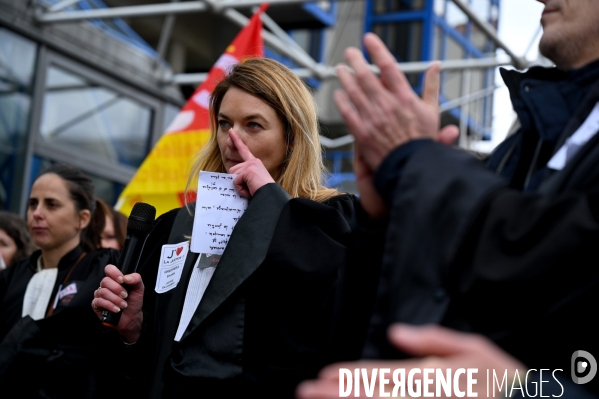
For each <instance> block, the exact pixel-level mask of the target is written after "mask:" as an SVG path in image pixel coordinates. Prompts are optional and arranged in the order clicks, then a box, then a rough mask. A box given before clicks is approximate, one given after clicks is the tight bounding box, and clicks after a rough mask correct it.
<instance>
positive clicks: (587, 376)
mask: <svg viewBox="0 0 599 399" xmlns="http://www.w3.org/2000/svg"><path fill="white" fill-rule="evenodd" d="M571 373H572V381H574V383H576V384H586V383H587V382H589V381H591V380H592V379H593V378H594V377H595V374H597V361H596V360H595V358H594V357H593V355H591V354H590V353H589V352H587V351H581V350H580V351H576V352H574V353H573V354H572V360H571Z"/></svg>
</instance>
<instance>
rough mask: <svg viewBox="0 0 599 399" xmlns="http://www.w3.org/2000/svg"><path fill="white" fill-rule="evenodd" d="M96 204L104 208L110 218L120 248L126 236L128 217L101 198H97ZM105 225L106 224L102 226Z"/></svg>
mask: <svg viewBox="0 0 599 399" xmlns="http://www.w3.org/2000/svg"><path fill="white" fill-rule="evenodd" d="M98 205H99V206H100V207H102V209H103V210H104V214H105V215H107V216H108V217H109V218H110V220H112V226H113V228H114V237H115V238H116V240H117V241H118V243H119V245H120V247H121V249H122V248H123V245H125V238H127V223H128V221H129V220H128V219H127V216H125V214H123V213H121V212H119V211H117V210H116V209H114V208H111V207H110V206H108V204H106V203H105V202H104V201H102V200H101V199H99V200H98ZM104 227H106V226H104Z"/></svg>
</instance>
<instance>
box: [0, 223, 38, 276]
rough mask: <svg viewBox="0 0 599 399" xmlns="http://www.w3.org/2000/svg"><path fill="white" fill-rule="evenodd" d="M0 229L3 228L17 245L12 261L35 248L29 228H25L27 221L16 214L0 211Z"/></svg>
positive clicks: (26, 254) (27, 254) (28, 253)
mask: <svg viewBox="0 0 599 399" xmlns="http://www.w3.org/2000/svg"><path fill="white" fill-rule="evenodd" d="M0 230H4V231H5V232H6V234H7V235H8V236H9V237H10V238H12V240H13V241H14V242H15V244H16V245H17V252H16V253H15V255H14V256H13V258H12V261H13V263H14V261H15V260H18V259H21V258H24V257H26V256H29V255H30V254H31V253H32V252H33V250H34V249H35V245H34V244H33V240H32V239H31V236H30V235H29V229H27V222H25V220H23V219H22V218H20V217H19V216H18V215H15V214H14V213H10V212H6V211H0ZM8 266H10V265H8Z"/></svg>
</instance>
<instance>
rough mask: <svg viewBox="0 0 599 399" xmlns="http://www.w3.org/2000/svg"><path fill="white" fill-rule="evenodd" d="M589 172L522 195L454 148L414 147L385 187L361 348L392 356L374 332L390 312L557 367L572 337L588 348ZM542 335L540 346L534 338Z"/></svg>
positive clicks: (591, 272)
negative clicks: (571, 186)
mask: <svg viewBox="0 0 599 399" xmlns="http://www.w3.org/2000/svg"><path fill="white" fill-rule="evenodd" d="M597 180H598V179H595V180H594V183H593V184H590V185H588V187H587V188H586V189H585V190H584V191H582V190H576V191H575V190H572V191H571V192H570V193H563V194H555V195H549V194H523V193H521V192H518V191H515V190H511V189H508V188H506V187H507V183H506V182H505V181H503V180H502V179H500V178H498V177H496V176H495V175H493V174H492V173H491V172H490V171H488V170H487V169H486V168H485V167H484V166H483V165H482V164H481V163H480V162H479V161H478V160H476V159H474V158H472V157H471V156H470V155H469V154H467V153H464V152H463V151H459V150H455V149H451V148H447V147H445V146H442V145H440V144H435V145H431V146H426V148H421V149H420V150H419V151H417V152H416V153H414V154H413V155H412V157H411V159H410V160H409V161H408V162H407V164H406V166H405V169H404V170H403V172H402V175H401V177H400V181H399V183H398V185H397V188H396V192H395V196H394V201H393V208H392V211H391V216H390V224H389V228H388V231H387V236H386V246H385V254H384V258H383V272H382V278H381V279H382V281H383V283H382V284H381V286H382V287H383V290H382V292H381V294H380V299H379V301H378V303H377V310H376V312H375V316H374V318H373V324H372V329H371V334H370V336H369V351H368V356H369V357H396V356H400V354H398V353H397V352H396V351H394V350H393V348H390V347H389V345H388V343H387V339H386V329H387V327H388V326H389V324H390V323H392V322H395V321H403V322H408V323H414V324H425V323H442V324H445V325H448V326H450V327H453V328H458V329H460V330H468V331H476V332H481V333H484V334H486V335H487V336H489V337H491V338H492V339H493V340H495V342H497V343H499V344H500V345H501V346H502V347H504V349H507V350H508V351H509V352H510V353H512V354H514V355H515V356H516V357H518V358H519V359H520V360H522V361H523V362H524V363H525V364H527V365H528V366H529V367H531V366H533V364H531V362H532V361H534V362H541V363H543V364H542V365H540V367H545V368H547V367H551V366H552V364H553V365H555V362H556V361H557V359H560V362H565V364H566V365H567V364H568V361H569V360H568V357H569V356H570V355H571V353H572V352H573V351H574V350H576V349H577V348H576V346H581V348H583V347H584V348H585V350H588V351H591V352H592V349H594V348H597V344H596V340H595V339H592V336H593V334H595V335H596V329H595V328H592V324H591V323H592V322H591V320H589V317H588V316H586V317H585V316H584V314H585V310H588V309H589V308H588V305H589V304H590V303H596V302H597V299H598V298H597V293H599V291H598V290H597V289H596V288H595V287H596V286H597V282H598V276H599V268H597V267H596V266H595V262H594V261H593V259H594V258H595V257H596V251H595V248H596V245H595V243H596V242H598V241H597V240H598V239H599V217H598V216H599V212H598V211H599V190H598V189H599V182H598V181H597ZM591 181H593V180H591ZM547 332H551V337H552V341H551V342H552V347H551V350H548V349H547V348H546V347H545V348H544V349H543V345H542V340H539V337H542V336H544V335H546V334H547ZM574 337H576V338H574ZM576 344H578V345H576ZM597 350H599V348H597ZM566 367H567V366H566ZM566 367H561V368H566ZM555 368H560V367H555Z"/></svg>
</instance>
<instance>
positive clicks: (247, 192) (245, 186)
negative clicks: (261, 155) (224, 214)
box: [227, 129, 275, 198]
mask: <svg viewBox="0 0 599 399" xmlns="http://www.w3.org/2000/svg"><path fill="white" fill-rule="evenodd" d="M229 140H230V141H231V142H232V144H233V146H234V147H235V148H236V149H237V152H238V153H239V155H240V156H241V159H242V160H243V162H242V163H239V164H237V165H235V166H233V167H232V168H231V169H229V173H231V174H236V175H237V177H236V178H235V179H234V180H233V184H234V185H235V188H236V189H237V191H238V192H239V194H241V195H242V196H243V197H246V198H251V197H252V196H253V195H254V193H255V192H256V191H258V189H259V188H260V187H262V186H264V185H265V184H268V183H274V182H275V181H274V180H273V178H272V176H271V175H270V173H268V170H266V167H265V166H264V164H263V163H262V161H261V160H260V159H258V158H256V157H255V156H254V155H253V154H252V152H251V151H250V149H249V148H248V146H246V145H245V143H244V142H243V140H241V138H240V137H239V135H238V134H237V133H235V131H234V130H233V129H229V139H228V140H227V145H229Z"/></svg>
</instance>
